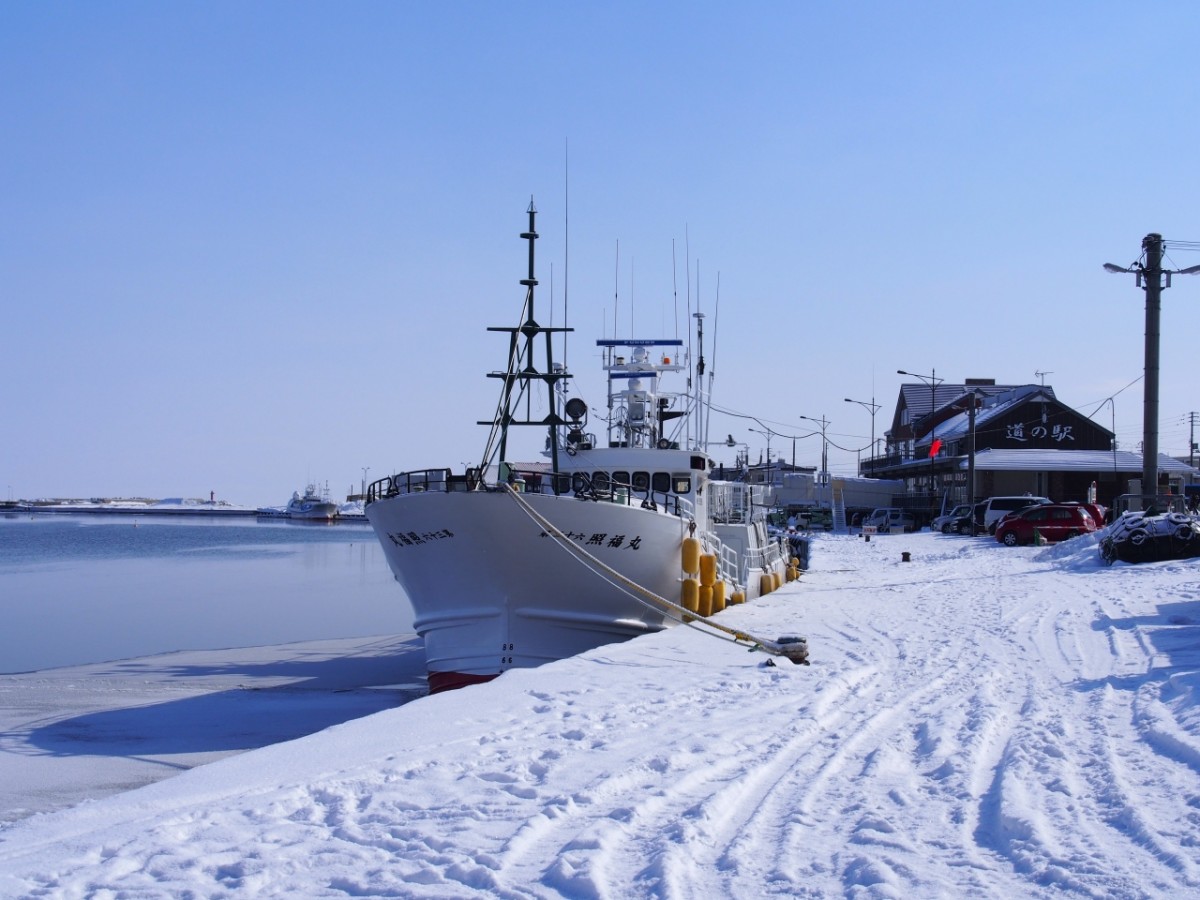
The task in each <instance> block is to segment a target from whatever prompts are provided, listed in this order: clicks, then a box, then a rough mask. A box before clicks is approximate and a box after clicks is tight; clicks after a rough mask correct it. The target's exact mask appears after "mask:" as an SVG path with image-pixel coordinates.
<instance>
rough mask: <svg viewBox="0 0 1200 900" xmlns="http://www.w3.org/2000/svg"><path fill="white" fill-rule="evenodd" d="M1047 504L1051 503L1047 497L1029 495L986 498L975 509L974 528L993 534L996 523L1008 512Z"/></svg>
mask: <svg viewBox="0 0 1200 900" xmlns="http://www.w3.org/2000/svg"><path fill="white" fill-rule="evenodd" d="M1049 502H1051V501H1050V499H1049V498H1048V497H1034V496H1031V495H1030V494H1024V495H1022V496H1020V497H988V498H987V499H986V500H984V501H983V502H982V503H979V504H977V505H976V507H975V527H976V528H979V527H980V526H982V527H983V530H984V531H986V532H987V533H988V534H994V533H995V531H996V523H997V522H999V521H1000V520H1001V519H1003V518H1004V517H1005V516H1007V515H1008V514H1009V513H1010V512H1016V511H1017V510H1018V509H1025V507H1027V506H1037V505H1038V504H1039V503H1049ZM980 508H982V509H983V515H982V516H980V514H979V510H980Z"/></svg>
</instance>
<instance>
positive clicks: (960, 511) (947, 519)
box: [929, 503, 971, 534]
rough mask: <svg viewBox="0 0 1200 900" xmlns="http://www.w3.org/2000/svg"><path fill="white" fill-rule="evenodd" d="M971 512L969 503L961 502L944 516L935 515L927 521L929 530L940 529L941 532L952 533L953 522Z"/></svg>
mask: <svg viewBox="0 0 1200 900" xmlns="http://www.w3.org/2000/svg"><path fill="white" fill-rule="evenodd" d="M970 513H971V504H969V503H963V504H961V505H959V506H956V507H954V509H952V510H950V512H948V513H946V514H945V515H944V516H937V517H935V518H934V520H933V521H932V522H930V523H929V530H930V531H940V532H941V533H942V534H952V533H953V532H954V530H955V523H956V522H957V521H958V520H959V519H962V518H964V517H966V516H968V515H970Z"/></svg>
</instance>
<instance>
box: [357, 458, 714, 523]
mask: <svg viewBox="0 0 1200 900" xmlns="http://www.w3.org/2000/svg"><path fill="white" fill-rule="evenodd" d="M502 471H503V473H504V481H505V482H506V483H507V484H508V485H510V486H511V487H512V488H514V489H515V490H516V491H517V492H519V493H523V494H558V495H560V496H573V497H575V498H577V499H579V500H592V501H595V502H597V503H616V504H619V505H622V506H638V507H640V508H642V509H648V510H652V511H661V512H664V513H666V514H668V515H672V516H678V517H679V518H683V519H691V518H694V510H693V507H692V504H691V503H690V502H689V501H688V500H687V499H686V498H684V497H680V496H679V495H677V494H672V493H669V492H666V491H655V490H652V489H650V488H648V487H647V488H643V487H640V486H634V485H633V484H627V483H624V482H620V481H613V480H612V479H611V478H606V477H601V478H597V477H595V475H594V474H592V473H589V472H557V473H555V472H543V471H538V470H534V469H520V468H516V467H513V466H505V467H504V468H503V469H502ZM498 489H499V488H498V487H497V486H495V485H489V484H486V483H484V482H483V480H482V478H481V477H480V472H479V470H478V469H468V470H467V472H466V474H465V475H453V474H451V472H450V470H449V469H419V470H417V471H415V472H398V473H397V474H395V475H389V476H387V477H386V478H380V479H379V480H378V481H375V482H373V483H372V484H371V485H370V486H369V487H368V488H367V500H366V505H367V506H370V505H371V504H372V503H374V502H376V501H377V500H386V499H388V498H391V497H398V496H401V495H403V494H423V493H426V492H452V491H474V490H498Z"/></svg>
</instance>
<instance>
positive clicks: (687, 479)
mask: <svg viewBox="0 0 1200 900" xmlns="http://www.w3.org/2000/svg"><path fill="white" fill-rule="evenodd" d="M671 480H672V481H673V482H674V483H673V485H672V489H673V490H674V491H675V493H677V494H690V493H691V492H692V476H691V475H674V476H672V479H671Z"/></svg>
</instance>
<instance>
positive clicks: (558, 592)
mask: <svg viewBox="0 0 1200 900" xmlns="http://www.w3.org/2000/svg"><path fill="white" fill-rule="evenodd" d="M528 212H529V230H528V231H527V232H526V233H524V234H522V237H523V238H524V239H526V240H527V241H528V242H529V274H528V277H527V278H525V279H523V280H522V281H521V284H523V285H525V286H526V299H525V306H524V310H523V311H522V317H521V324H520V325H518V326H516V327H508V328H491V329H489V330H491V331H501V332H507V333H508V334H509V355H508V360H509V361H508V367H507V370H506V371H504V372H493V373H491V375H490V377H495V378H498V379H500V380H501V382H502V385H501V400H500V402H499V404H498V407H497V414H496V417H495V418H494V419H493V420H491V421H490V422H483V423H480V424H490V425H491V426H492V432H491V436H490V438H489V440H488V444H487V450H486V451H485V453H484V456H483V460H482V462H481V464H480V465H479V466H478V467H474V468H468V469H466V470H465V471H463V472H462V473H458V474H455V473H453V472H451V471H450V470H449V469H424V470H419V471H410V472H401V473H399V474H396V475H392V476H389V477H387V478H383V479H380V480H378V481H376V482H375V483H374V484H372V485H371V486H370V488H369V490H368V492H367V499H366V516H367V519H368V521H370V523H371V525H372V527H373V528H374V530H375V533H376V535H377V536H378V538H379V540H380V542H381V544H382V546H383V549H384V553H385V555H386V557H387V560H388V564H389V566H390V567H391V569H392V572H393V573H394V575H395V577H396V580H397V581H398V582H399V583H400V585H401V587H403V589H404V592H405V594H407V596H408V599H409V600H410V602H411V603H412V606H413V610H414V612H415V617H414V627H415V629H416V631H417V632H418V633H419V634H420V635H421V636H422V637H423V638H424V642H425V653H426V663H427V667H428V671H429V686H430V690H431V691H435V692H436V691H439V690H446V689H449V688H455V687H461V686H463V685H466V684H472V683H476V682H480V681H486V680H488V679H490V678H494V677H496V676H497V675H499V674H500V673H502V672H504V671H506V670H507V669H511V668H517V667H530V666H537V665H540V664H542V663H545V662H548V661H551V660H556V659H562V658H565V657H567V656H572V655H575V654H577V653H580V652H583V651H585V650H588V649H591V648H593V647H597V646H600V645H602V644H606V643H610V642H613V641H619V640H624V639H627V638H631V637H635V636H637V635H641V634H646V633H648V632H653V631H657V630H659V629H662V628H664V627H666V626H669V625H672V624H674V623H675V622H676V621H679V620H681V619H683V618H685V617H686V616H685V614H684V611H685V610H687V611H694V612H696V613H698V614H700V615H704V614H707V613H710V612H711V611H713V610H715V609H717V608H720V607H723V605H724V604H725V603H729V602H743V601H744V600H747V599H752V598H754V597H756V596H758V595H760V594H762V593H765V592H767V591H770V590H772V589H773V588H774V587H777V586H778V585H779V584H780V583H781V582H782V581H783V580H784V578H785V573H786V571H787V566H788V560H787V554H786V549H787V548H786V544H785V543H784V542H783V541H782V540H781V539H778V538H772V537H770V536H769V535H768V532H767V523H766V521H765V510H766V508H767V505H768V504H767V502H766V498H765V497H764V496H763V493H762V492H764V491H765V490H767V488H765V487H758V486H751V485H747V484H742V483H731V482H723V481H717V480H714V479H713V478H712V477H711V474H712V464H711V462H710V459H709V456H708V454H707V453H706V452H705V445H706V441H705V439H704V436H703V433H702V431H701V428H702V425H703V421H702V420H703V419H704V417H705V412H704V397H703V388H702V387H701V386H700V385H702V383H703V378H701V377H699V376H700V375H702V374H703V372H704V362H703V359H704V357H703V329H702V326H703V316H702V315H701V314H699V313H697V314H696V316H695V318H696V322H697V326H698V328H697V340H698V346H699V348H700V349H699V355H698V358H697V363H696V365H695V370H696V372H697V375H698V377H697V379H696V382H697V387H696V388H695V389H694V391H693V392H691V393H688V392H686V391H685V392H673V391H670V390H668V387H669V385H668V384H667V382H668V380H669V379H671V378H672V377H674V378H677V379H679V380H680V381H686V375H687V373H688V371H689V370H690V362H685V361H684V359H683V358H681V355H682V357H684V358H686V357H687V356H688V355H689V354H690V351H689V350H688V349H687V348H686V347H685V346H684V342H683V341H682V340H680V339H677V338H676V339H651V340H643V339H626V340H618V339H611V340H600V341H597V345H598V346H599V347H600V348H601V355H602V359H603V370H604V372H605V375H606V380H607V384H608V392H607V406H606V408H605V411H604V416H605V418H606V419H607V427H606V431H607V434H606V439H605V440H603V441H599V440H597V439H596V437H595V435H594V434H592V433H590V432H589V431H588V430H587V429H588V413H589V407H588V404H587V403H586V402H584V400H583V399H581V398H580V397H578V396H572V397H571V398H570V399H567V397H566V392H567V391H566V388H567V385H568V382H569V379H571V376H570V375H569V374H568V373H567V371H566V368H565V366H564V365H562V364H559V363H556V362H554V360H553V359H552V358H551V357H552V355H553V353H552V347H553V343H552V337H553V335H554V334H555V333H561V332H567V331H571V330H572V329H569V328H547V327H542V326H541V325H539V324H538V323H537V321H536V319H535V318H534V287H535V286H536V285H537V280H536V278H535V277H534V251H533V246H534V244H533V242H534V240H535V239H536V238H537V233H536V231H535V228H534V221H535V216H536V210H535V209H534V207H533V204H532V203H531V204H530V207H529V210H528ZM543 342H544V343H543ZM535 351H540V354H541V355H542V357H543V358H544V359H545V368H544V369H539V368H538V367H537V366H536V364H535ZM541 385H544V386H545V387H544V390H545V391H546V393H545V394H544V397H545V398H546V400H548V408H549V409H550V413H549V415H547V416H545V418H542V419H537V420H536V421H535V420H532V419H531V418H530V417H529V415H530V414H529V413H528V412H526V410H528V409H529V404H528V403H527V400H526V398H527V396H528V395H529V394H531V393H532V391H533V389H534V388H535V387H540V386H541ZM523 414H524V416H523ZM519 425H529V426H536V427H541V428H544V429H546V432H547V438H546V450H545V456H546V457H547V458H548V462H545V463H538V464H524V465H522V464H514V463H511V462H509V461H508V436H509V429H510V428H511V427H512V426H519ZM781 640H784V639H781ZM805 653H806V650H805ZM792 658H793V661H802V660H801V659H799V658H797V657H795V656H793V657H792Z"/></svg>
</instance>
